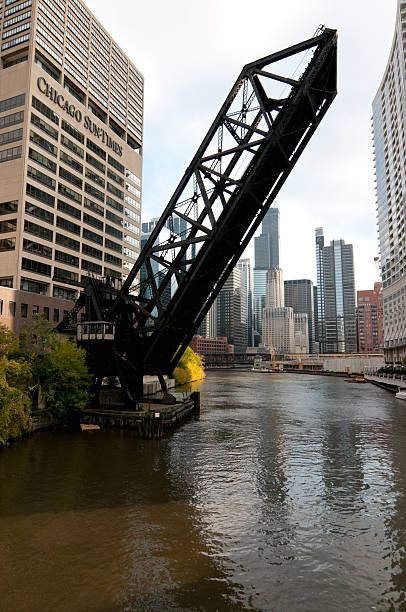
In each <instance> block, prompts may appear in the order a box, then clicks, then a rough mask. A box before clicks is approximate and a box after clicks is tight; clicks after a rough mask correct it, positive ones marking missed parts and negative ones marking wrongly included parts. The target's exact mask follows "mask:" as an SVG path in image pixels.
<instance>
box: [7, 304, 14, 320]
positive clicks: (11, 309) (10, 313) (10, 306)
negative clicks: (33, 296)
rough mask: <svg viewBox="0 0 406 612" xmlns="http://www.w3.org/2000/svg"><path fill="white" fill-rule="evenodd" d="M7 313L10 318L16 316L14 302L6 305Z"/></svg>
mask: <svg viewBox="0 0 406 612" xmlns="http://www.w3.org/2000/svg"><path fill="white" fill-rule="evenodd" d="M8 312H9V315H11V316H12V317H15V316H16V303H15V302H9V303H8Z"/></svg>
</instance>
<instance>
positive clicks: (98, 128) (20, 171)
mask: <svg viewBox="0 0 406 612" xmlns="http://www.w3.org/2000/svg"><path fill="white" fill-rule="evenodd" d="M0 24H1V26H2V27H1V31H2V44H1V54H0V62H1V72H0V189H1V201H0V292H1V295H0V299H1V300H3V303H5V302H6V301H8V302H9V303H13V302H14V303H15V305H16V306H15V314H14V315H11V320H10V317H9V311H10V307H9V306H6V310H7V311H8V318H7V323H8V325H9V326H10V327H11V328H12V329H14V330H15V331H18V330H19V326H20V324H21V320H23V319H25V318H29V317H30V316H31V315H32V314H34V313H35V312H36V311H37V312H38V309H39V312H40V313H43V314H45V316H47V317H49V318H50V320H51V321H53V322H55V323H56V322H58V319H60V317H61V312H59V313H58V312H57V311H61V310H62V311H63V310H68V309H70V308H71V307H72V305H73V302H72V300H74V299H75V298H76V296H77V293H78V290H79V289H80V288H81V286H82V283H83V281H84V279H85V277H86V276H87V275H89V274H91V275H97V276H107V277H111V278H113V279H117V281H118V282H119V281H121V280H122V279H124V278H126V276H127V275H128V271H129V270H130V269H131V268H132V266H133V264H134V263H135V261H136V259H137V257H138V253H139V250H140V222H141V219H140V213H141V176H142V135H143V134H142V130H143V89H144V86H143V77H142V75H141V74H140V73H139V71H138V70H137V69H136V67H135V66H134V65H133V64H132V63H131V62H130V61H129V59H128V57H127V56H126V55H125V54H124V53H123V51H122V50H121V49H120V47H119V46H118V45H117V44H116V43H115V41H113V40H112V39H111V37H110V35H109V34H108V32H107V31H106V30H105V29H104V28H103V26H102V25H101V24H100V23H99V22H98V20H97V19H96V18H95V17H94V15H92V14H91V13H90V12H89V11H88V9H87V8H86V6H85V5H84V4H82V3H81V2H80V1H79V0H29V1H28V2H25V1H22V2H17V1H13V0H8V1H7V2H5V3H4V6H3V11H2V12H1V15H0ZM3 310H4V308H3ZM11 310H13V306H11ZM2 316H4V315H1V314H0V322H3V319H2ZM4 321H5V319H4Z"/></svg>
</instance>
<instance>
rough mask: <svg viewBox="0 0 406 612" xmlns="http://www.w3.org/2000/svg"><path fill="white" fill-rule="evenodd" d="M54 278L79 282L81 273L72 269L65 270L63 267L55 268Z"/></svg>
mask: <svg viewBox="0 0 406 612" xmlns="http://www.w3.org/2000/svg"><path fill="white" fill-rule="evenodd" d="M54 279H56V280H60V281H66V282H69V283H77V282H79V274H78V273H77V272H71V271H70V270H64V269H63V268H54Z"/></svg>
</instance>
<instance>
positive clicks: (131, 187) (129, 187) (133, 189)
mask: <svg viewBox="0 0 406 612" xmlns="http://www.w3.org/2000/svg"><path fill="white" fill-rule="evenodd" d="M125 188H126V189H127V191H129V192H130V193H132V194H133V195H135V196H136V197H137V198H140V197H141V192H140V190H139V189H136V187H134V185H130V183H126V184H125Z"/></svg>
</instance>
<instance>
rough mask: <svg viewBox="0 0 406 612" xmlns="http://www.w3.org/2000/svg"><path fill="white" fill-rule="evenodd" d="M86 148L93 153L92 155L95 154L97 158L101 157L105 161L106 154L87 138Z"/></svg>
mask: <svg viewBox="0 0 406 612" xmlns="http://www.w3.org/2000/svg"><path fill="white" fill-rule="evenodd" d="M86 143H87V148H88V149H90V150H91V151H93V153H96V155H98V156H99V157H101V158H102V159H104V160H106V153H105V151H104V150H103V149H102V148H101V147H99V146H98V145H97V144H95V143H94V142H93V141H92V140H90V139H89V138H87V141H86Z"/></svg>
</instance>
